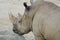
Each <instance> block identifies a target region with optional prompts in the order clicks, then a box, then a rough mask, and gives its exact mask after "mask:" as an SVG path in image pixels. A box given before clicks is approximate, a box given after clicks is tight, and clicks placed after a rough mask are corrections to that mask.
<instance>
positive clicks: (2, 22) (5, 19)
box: [0, 0, 60, 40]
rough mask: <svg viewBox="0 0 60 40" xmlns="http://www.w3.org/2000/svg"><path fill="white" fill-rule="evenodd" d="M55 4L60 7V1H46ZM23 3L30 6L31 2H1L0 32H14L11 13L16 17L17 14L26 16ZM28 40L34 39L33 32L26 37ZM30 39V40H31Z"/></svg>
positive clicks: (26, 0)
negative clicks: (10, 17) (3, 30)
mask: <svg viewBox="0 0 60 40" xmlns="http://www.w3.org/2000/svg"><path fill="white" fill-rule="evenodd" d="M45 1H50V2H53V3H55V4H56V5H58V6H60V0H45ZM23 2H27V4H28V5H31V4H30V0H0V30H2V29H6V30H12V27H13V26H12V23H11V22H10V19H9V15H8V14H9V13H10V12H11V13H12V14H13V15H14V16H17V13H21V14H22V15H23V14H24V6H23ZM25 37H26V39H27V40H30V39H31V40H32V39H33V38H34V36H33V34H32V32H30V33H29V34H27V35H25ZM29 38H30V39H29Z"/></svg>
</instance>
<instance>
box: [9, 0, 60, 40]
mask: <svg viewBox="0 0 60 40" xmlns="http://www.w3.org/2000/svg"><path fill="white" fill-rule="evenodd" d="M30 1H31V5H30V6H28V5H27V3H26V2H24V6H25V12H24V15H23V16H22V15H21V14H19V16H18V17H14V16H13V15H10V19H11V21H12V24H13V31H14V32H15V33H17V34H19V35H23V34H27V33H29V32H30V31H32V32H33V34H34V36H35V40H60V7H59V6H57V5H56V4H54V3H52V2H48V1H44V0H35V1H34V0H30Z"/></svg>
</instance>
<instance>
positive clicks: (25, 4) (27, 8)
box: [23, 2, 30, 11]
mask: <svg viewBox="0 0 60 40" xmlns="http://www.w3.org/2000/svg"><path fill="white" fill-rule="evenodd" d="M23 5H24V7H25V9H26V10H27V11H29V10H30V6H28V5H27V3H26V2H24V3H23Z"/></svg>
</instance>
